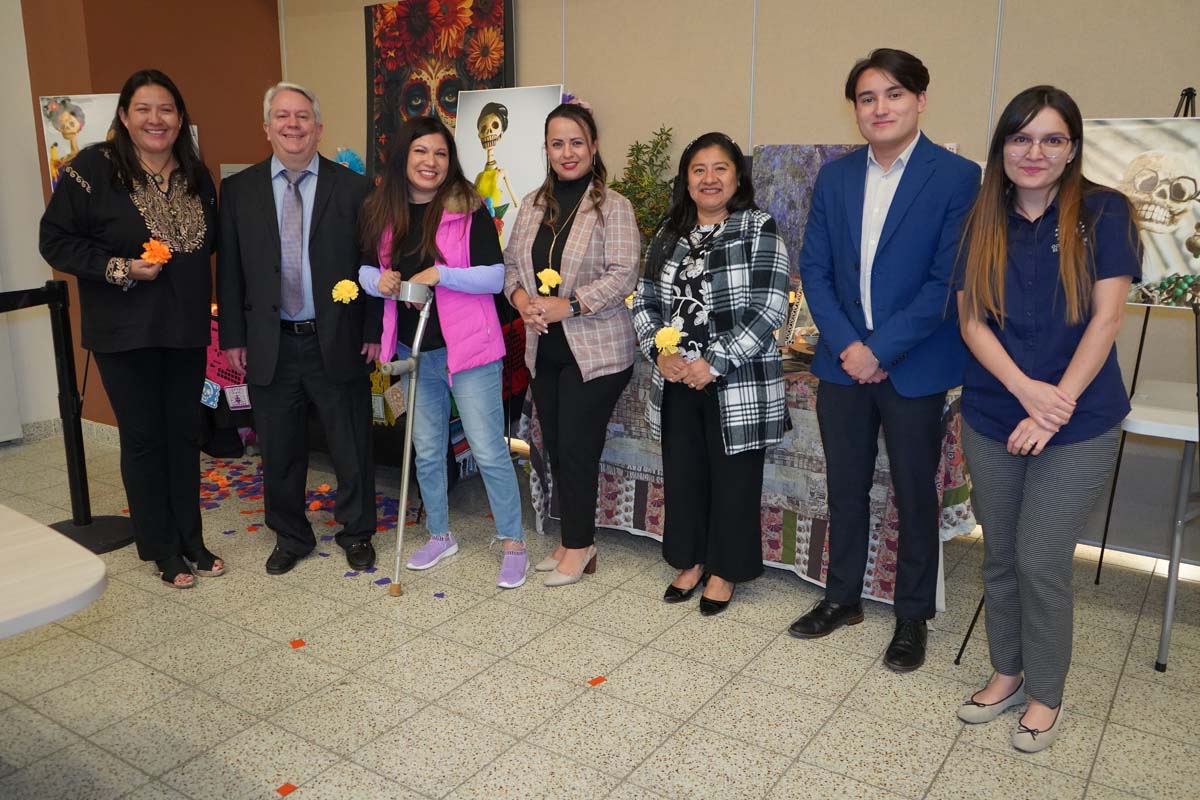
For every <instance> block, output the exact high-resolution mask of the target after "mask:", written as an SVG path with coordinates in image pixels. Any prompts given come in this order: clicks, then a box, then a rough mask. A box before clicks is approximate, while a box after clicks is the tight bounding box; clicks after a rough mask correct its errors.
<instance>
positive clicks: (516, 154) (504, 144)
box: [454, 84, 562, 243]
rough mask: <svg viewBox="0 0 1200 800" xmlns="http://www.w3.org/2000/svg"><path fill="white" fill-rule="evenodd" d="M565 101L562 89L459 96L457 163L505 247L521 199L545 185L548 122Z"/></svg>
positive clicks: (536, 88)
mask: <svg viewBox="0 0 1200 800" xmlns="http://www.w3.org/2000/svg"><path fill="white" fill-rule="evenodd" d="M561 101H562V85H561V84H553V85H551V86H523V87H520V88H516V89H486V90H484V91H479V92H463V93H462V94H461V95H459V98H458V128H457V129H456V130H455V132H454V144H455V146H457V148H458V159H459V161H461V162H462V168H463V173H464V174H465V175H466V176H467V180H469V181H471V182H473V183H474V184H475V188H476V190H478V192H479V196H480V197H482V198H483V202H484V203H485V204H486V205H487V207H488V210H489V211H491V213H492V218H493V219H494V220H496V229H497V230H498V231H499V233H500V241H501V242H502V243H503V242H504V241H506V237H505V225H506V223H508V224H511V222H512V220H514V219H516V218H517V208H518V206H519V205H520V203H521V200H522V198H524V197H525V195H527V194H529V193H530V192H532V191H535V190H536V189H537V188H538V187H539V186H541V185H542V181H544V180H545V179H546V155H545V145H544V141H545V135H544V129H545V124H546V116H547V115H548V114H549V113H550V112H551V111H553V110H554V108H555V107H556V106H557V105H558V104H559V103H560V102H561Z"/></svg>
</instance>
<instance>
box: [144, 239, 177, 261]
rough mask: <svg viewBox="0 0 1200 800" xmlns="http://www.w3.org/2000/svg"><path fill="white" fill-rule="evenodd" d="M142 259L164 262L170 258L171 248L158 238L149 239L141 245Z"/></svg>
mask: <svg viewBox="0 0 1200 800" xmlns="http://www.w3.org/2000/svg"><path fill="white" fill-rule="evenodd" d="M142 260H143V261H149V262H150V263H151V264H165V263H167V262H168V261H170V260H171V248H169V247H167V246H166V245H165V244H163V243H162V242H160V241H159V240H158V239H151V240H150V241H148V242H146V243H145V244H144V245H142Z"/></svg>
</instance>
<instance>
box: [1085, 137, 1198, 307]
mask: <svg viewBox="0 0 1200 800" xmlns="http://www.w3.org/2000/svg"><path fill="white" fill-rule="evenodd" d="M1083 130H1084V135H1083V138H1084V148H1083V172H1084V175H1086V176H1087V177H1088V178H1090V179H1092V180H1093V181H1095V182H1097V183H1102V184H1105V185H1106V186H1111V187H1113V188H1114V189H1117V190H1119V191H1121V192H1122V193H1124V194H1125V196H1126V197H1128V198H1129V202H1130V203H1131V204H1132V205H1133V209H1134V213H1135V215H1136V217H1137V221H1138V225H1139V227H1140V228H1141V231H1142V237H1141V239H1142V243H1143V245H1144V246H1145V248H1146V259H1145V262H1144V263H1143V265H1142V277H1143V280H1144V281H1145V283H1147V284H1152V283H1155V282H1157V281H1161V280H1163V279H1164V278H1166V277H1168V276H1170V275H1177V274H1179V275H1185V276H1187V275H1200V119H1196V118H1194V117H1171V118H1163V119H1097V120H1085V121H1084V127H1083ZM1189 280H1190V279H1189Z"/></svg>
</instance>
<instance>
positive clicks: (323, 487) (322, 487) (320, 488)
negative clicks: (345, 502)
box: [317, 483, 329, 492]
mask: <svg viewBox="0 0 1200 800" xmlns="http://www.w3.org/2000/svg"><path fill="white" fill-rule="evenodd" d="M317 491H318V492H328V491H329V484H328V483H322V484H321V485H320V486H318V487H317Z"/></svg>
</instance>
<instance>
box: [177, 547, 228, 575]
mask: <svg viewBox="0 0 1200 800" xmlns="http://www.w3.org/2000/svg"><path fill="white" fill-rule="evenodd" d="M183 557H184V559H186V560H187V563H188V564H190V565H191V567H192V572H194V573H196V574H197V575H199V576H200V577H202V578H216V577H218V576H220V575H224V574H225V562H224V561H223V560H222V559H221V557H220V556H218V555H216V554H215V553H213V552H212V551H211V550H209V549H208V548H207V547H205V546H204V545H200V552H199V554H197V555H191V554H189V553H184V555H183ZM218 561H220V562H221V566H220V567H217V566H216V564H217V562H218Z"/></svg>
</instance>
